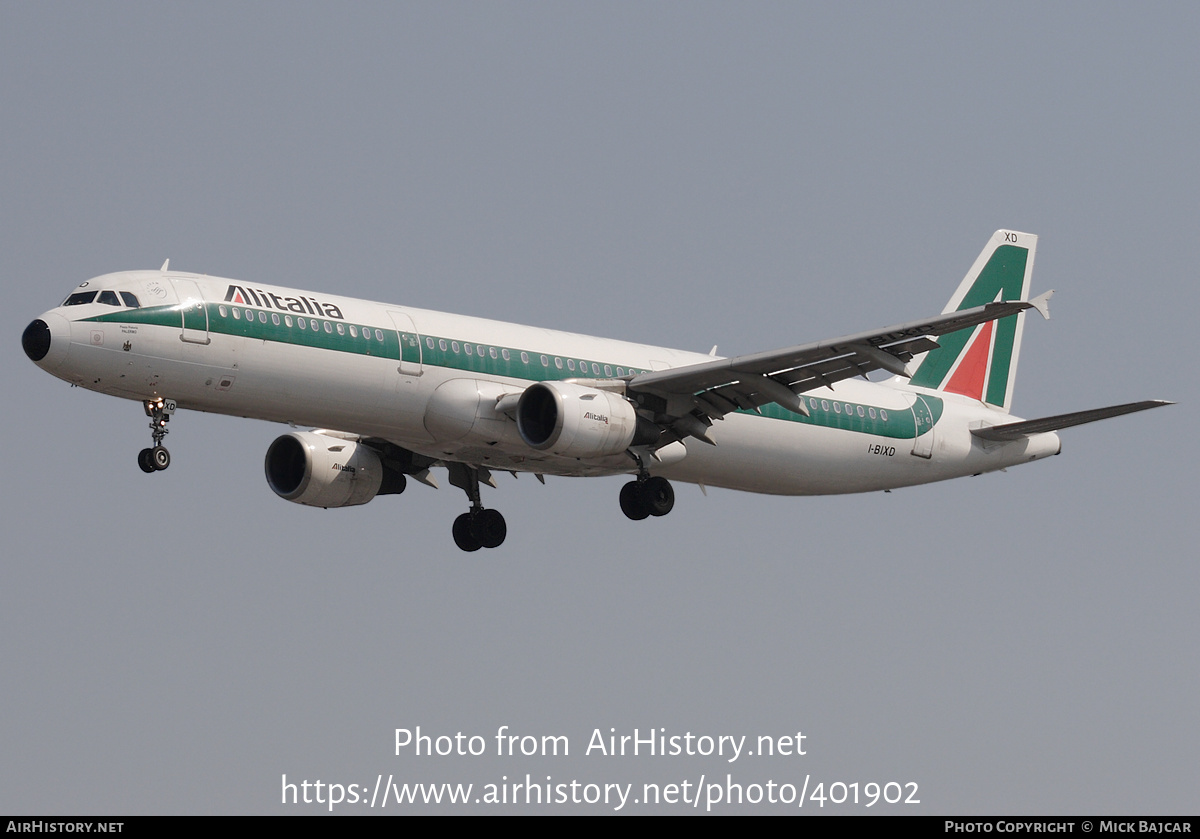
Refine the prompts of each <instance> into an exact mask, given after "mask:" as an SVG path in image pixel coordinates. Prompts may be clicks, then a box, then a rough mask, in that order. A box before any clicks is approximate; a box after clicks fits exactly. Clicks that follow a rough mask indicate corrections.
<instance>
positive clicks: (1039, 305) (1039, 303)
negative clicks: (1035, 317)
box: [1029, 289, 1054, 320]
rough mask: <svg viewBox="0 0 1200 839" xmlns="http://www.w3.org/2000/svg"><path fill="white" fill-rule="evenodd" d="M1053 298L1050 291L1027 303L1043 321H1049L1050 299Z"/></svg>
mask: <svg viewBox="0 0 1200 839" xmlns="http://www.w3.org/2000/svg"><path fill="white" fill-rule="evenodd" d="M1053 296H1054V289H1050V290H1049V291H1047V292H1044V293H1043V294H1039V295H1038V296H1037V297H1035V298H1033V299H1032V300H1030V301H1029V305H1030V306H1032V307H1033V308H1035V309H1037V311H1038V314H1039V315H1041V316H1042V319H1043V320H1050V298H1051V297H1053Z"/></svg>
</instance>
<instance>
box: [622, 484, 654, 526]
mask: <svg viewBox="0 0 1200 839" xmlns="http://www.w3.org/2000/svg"><path fill="white" fill-rule="evenodd" d="M621 512H622V513H624V514H625V515H626V517H628V518H631V519H633V520H634V521H641V520H642V519H644V518H646V517H647V516H649V515H650V510H649V508H648V507H647V506H646V504H645V503H644V502H643V500H642V486H641V484H639V483H638V482H637V481H630V482H629V483H627V484H625V486H623V487H621Z"/></svg>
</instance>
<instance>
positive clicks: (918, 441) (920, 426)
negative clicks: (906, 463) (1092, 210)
mask: <svg viewBox="0 0 1200 839" xmlns="http://www.w3.org/2000/svg"><path fill="white" fill-rule="evenodd" d="M912 413H913V422H914V423H915V424H916V430H917V436H916V437H915V438H913V448H912V453H913V454H914V455H916V456H917V457H924V458H931V457H933V434H934V431H933V411H931V410H930V409H929V403H927V402H926V401H925V397H923V396H918V397H917V401H916V402H914V403H913V405H912Z"/></svg>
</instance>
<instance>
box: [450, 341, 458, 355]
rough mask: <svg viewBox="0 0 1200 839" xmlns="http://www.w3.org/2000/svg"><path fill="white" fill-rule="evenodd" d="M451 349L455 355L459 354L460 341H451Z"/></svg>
mask: <svg viewBox="0 0 1200 839" xmlns="http://www.w3.org/2000/svg"><path fill="white" fill-rule="evenodd" d="M450 349H452V350H454V354H455V355H458V341H451V342H450Z"/></svg>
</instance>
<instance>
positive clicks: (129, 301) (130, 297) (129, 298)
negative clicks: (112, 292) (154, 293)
mask: <svg viewBox="0 0 1200 839" xmlns="http://www.w3.org/2000/svg"><path fill="white" fill-rule="evenodd" d="M121 299H122V300H124V301H125V305H126V306H128V307H129V308H131V309H140V308H142V304H141V303H139V302H138V299H137V296H136V295H135V294H132V293H131V292H128V291H122V292H121Z"/></svg>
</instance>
